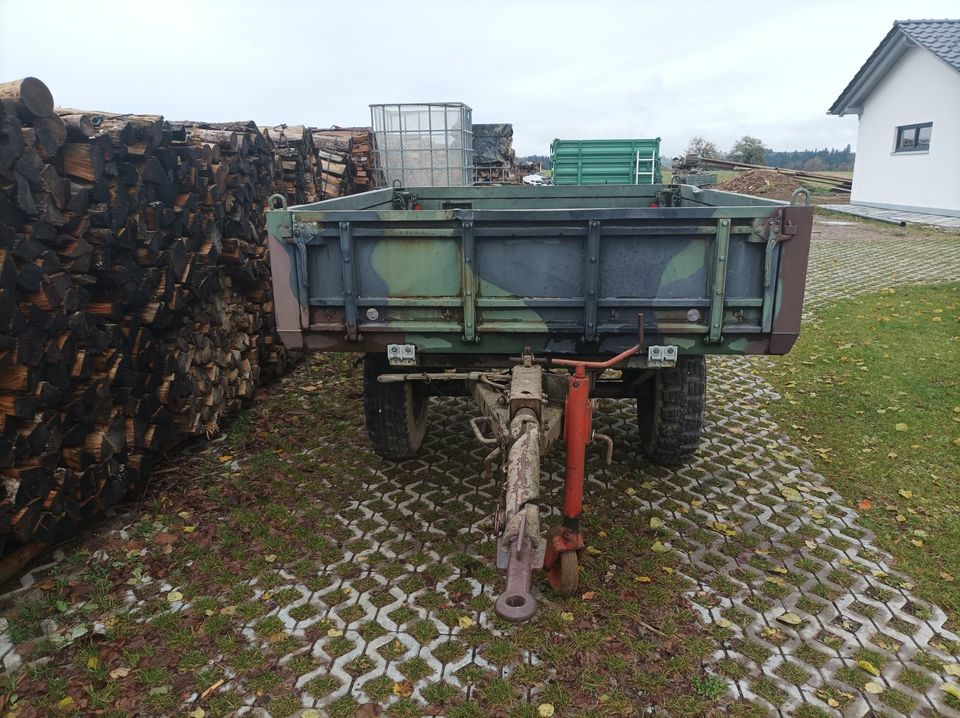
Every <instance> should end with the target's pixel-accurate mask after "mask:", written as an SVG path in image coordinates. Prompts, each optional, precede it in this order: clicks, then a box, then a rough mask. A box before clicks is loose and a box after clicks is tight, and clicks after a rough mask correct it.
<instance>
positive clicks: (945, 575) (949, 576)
mask: <svg viewBox="0 0 960 718" xmlns="http://www.w3.org/2000/svg"><path fill="white" fill-rule="evenodd" d="M940 578H942V579H943V580H944V581H947V582H950V581H953V580H954V579H953V574H951V573H947V572H946V571H941V572H940Z"/></svg>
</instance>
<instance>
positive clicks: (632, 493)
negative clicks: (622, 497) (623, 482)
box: [625, 486, 637, 496]
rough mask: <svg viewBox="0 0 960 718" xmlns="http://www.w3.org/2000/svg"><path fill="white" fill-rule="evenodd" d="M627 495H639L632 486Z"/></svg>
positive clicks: (627, 490)
mask: <svg viewBox="0 0 960 718" xmlns="http://www.w3.org/2000/svg"><path fill="white" fill-rule="evenodd" d="M625 493H626V494H627V496H633V495H635V494H636V493H637V490H636V489H635V488H633V487H632V486H631V487H628V488H627V489H626V492H625Z"/></svg>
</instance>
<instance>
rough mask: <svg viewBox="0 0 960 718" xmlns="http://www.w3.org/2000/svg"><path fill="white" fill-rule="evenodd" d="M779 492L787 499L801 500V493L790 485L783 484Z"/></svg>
mask: <svg viewBox="0 0 960 718" xmlns="http://www.w3.org/2000/svg"><path fill="white" fill-rule="evenodd" d="M780 494H781V496H783V498H785V499H786V500H787V501H803V495H802V494H801V493H800V492H799V491H797V490H796V489H794V488H792V487H790V486H784V487H782V488H781V489H780Z"/></svg>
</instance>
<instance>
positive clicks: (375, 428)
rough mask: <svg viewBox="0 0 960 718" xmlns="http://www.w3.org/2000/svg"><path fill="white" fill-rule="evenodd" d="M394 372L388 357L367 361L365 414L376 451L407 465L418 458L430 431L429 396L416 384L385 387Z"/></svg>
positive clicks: (368, 356) (367, 357)
mask: <svg viewBox="0 0 960 718" xmlns="http://www.w3.org/2000/svg"><path fill="white" fill-rule="evenodd" d="M389 371H391V366H390V364H389V363H388V362H387V356H386V354H366V355H365V356H364V357H363V414H364V418H365V419H366V420H367V435H368V436H369V437H370V442H371V443H372V444H373V450H374V451H375V452H377V454H379V455H380V456H382V457H383V458H384V459H390V460H392V461H403V460H405V459H412V458H413V457H414V456H416V454H417V450H418V449H419V448H420V444H421V443H422V442H423V437H424V434H426V431H427V396H426V393H425V392H423V391H421V390H420V389H419V388H418V387H417V386H416V385H415V383H414V382H402V383H400V382H397V383H392V384H381V383H380V382H378V381H377V377H378V376H380V375H381V374H385V373H388V372H389Z"/></svg>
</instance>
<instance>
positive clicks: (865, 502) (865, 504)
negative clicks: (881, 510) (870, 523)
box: [857, 499, 873, 511]
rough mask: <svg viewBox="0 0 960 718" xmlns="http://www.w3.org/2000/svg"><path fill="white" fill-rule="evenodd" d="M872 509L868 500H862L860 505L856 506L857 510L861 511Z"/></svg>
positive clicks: (871, 503)
mask: <svg viewBox="0 0 960 718" xmlns="http://www.w3.org/2000/svg"><path fill="white" fill-rule="evenodd" d="M872 507H873V502H872V501H871V500H870V499H863V500H862V501H860V503H858V504H857V508H858V509H860V510H861V511H868V510H869V509H871V508H872Z"/></svg>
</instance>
